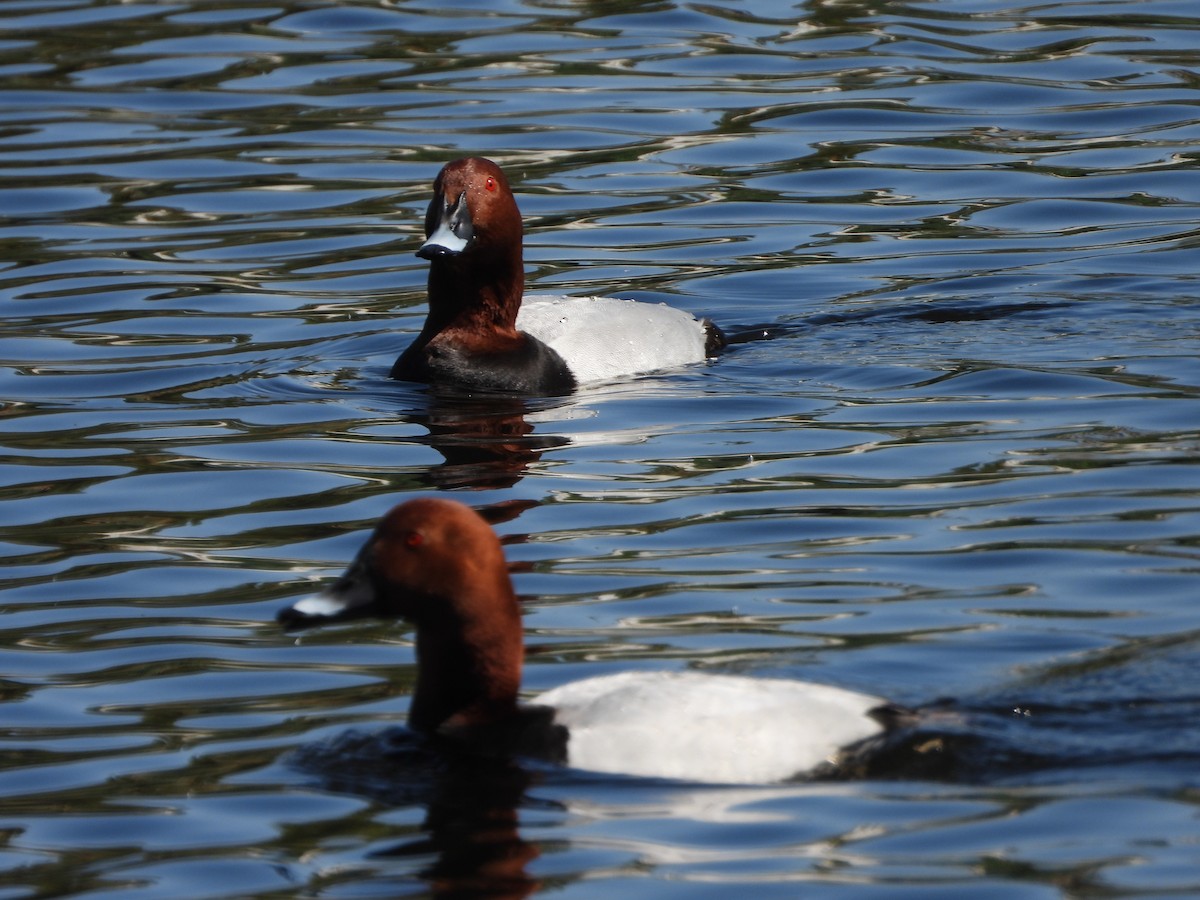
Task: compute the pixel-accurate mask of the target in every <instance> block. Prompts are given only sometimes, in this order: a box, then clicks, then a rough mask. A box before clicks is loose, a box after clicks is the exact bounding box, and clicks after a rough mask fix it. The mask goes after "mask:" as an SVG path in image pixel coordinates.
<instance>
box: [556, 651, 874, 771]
mask: <svg viewBox="0 0 1200 900" xmlns="http://www.w3.org/2000/svg"><path fill="white" fill-rule="evenodd" d="M535 702H536V703H538V704H539V705H546V706H552V707H554V708H555V709H556V710H557V714H556V716H555V721H556V722H557V723H559V724H561V725H564V726H566V728H567V729H568V732H569V737H568V741H567V762H568V764H569V765H571V766H574V767H576V768H580V769H589V770H592V771H598V772H616V773H624V774H628V775H643V776H649V777H659V778H678V779H686V780H690V781H701V782H721V783H728V784H737V783H761V782H771V781H782V780H785V779H788V778H791V777H794V776H796V775H801V774H803V773H805V772H808V771H811V770H813V769H815V768H816V767H818V766H820V765H821V764H822V763H825V762H829V761H832V760H833V759H834V758H835V757H836V756H837V754H838V752H839V751H840V750H841V749H842V748H845V747H848V746H850V745H852V744H855V743H857V742H858V741H861V740H864V739H866V738H869V737H873V736H875V735H877V734H879V733H880V732H881V731H882V730H883V728H882V726H881V725H880V724H879V723H878V722H877V721H875V719H873V718H872V717H871V716H870V713H871V711H872V710H874V709H876V708H878V707H880V706H881V705H883V704H884V703H885V701H884V700H882V699H880V698H878V697H872V696H870V695H867V694H860V693H857V692H855V691H848V690H844V689H841V688H836V687H830V686H828V685H821V684H811V683H806V682H800V681H785V680H782V679H760V678H744V677H739V676H729V675H708V674H703V673H695V672H654V673H648V672H623V673H620V674H618V675H609V676H601V677H598V678H589V679H586V680H584V681H578V682H573V683H570V684H567V685H564V686H562V687H560V688H555V689H554V690H551V691H548V692H546V693H545V694H542V695H541V696H540V697H538V698H537V700H536V701H535Z"/></svg>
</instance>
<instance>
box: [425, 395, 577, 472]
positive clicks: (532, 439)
mask: <svg viewBox="0 0 1200 900" xmlns="http://www.w3.org/2000/svg"><path fill="white" fill-rule="evenodd" d="M532 411H533V410H532V409H531V407H530V401H528V400H526V399H525V398H522V397H518V396H515V395H510V394H479V393H474V394H470V393H465V392H461V391H457V390H454V389H449V388H434V389H431V391H430V393H429V406H428V408H427V409H425V410H421V411H416V412H412V413H410V414H409V416H408V418H409V420H410V421H412V422H414V423H416V424H418V425H422V426H424V427H425V428H426V429H428V431H429V436H428V437H427V438H426V439H425V441H424V442H425V443H427V444H428V445H429V446H430V447H432V448H433V449H435V450H437V451H438V452H439V453H440V454H441V455H442V456H443V457H445V462H444V463H442V464H441V465H439V466H435V467H433V468H432V469H430V471H429V472H428V473H427V475H426V479H427V482H428V484H429V485H430V486H431V487H437V488H440V489H454V488H458V489H464V488H465V489H470V490H485V489H494V488H506V487H511V486H512V485H514V484H516V483H517V482H518V481H520V480H521V478H522V477H523V475H524V473H525V470H526V469H527V468H529V466H531V465H533V464H534V463H536V462H537V461H538V460H539V459H540V458H541V456H542V454H543V453H544V452H545V451H547V450H551V449H554V448H557V447H565V446H567V445H568V444H570V442H571V441H570V439H569V438H567V437H564V436H562V435H557V434H551V435H537V434H534V426H533V425H531V424H530V423H529V421H528V419H527V418H526V417H527V415H528V414H529V413H530V412H532Z"/></svg>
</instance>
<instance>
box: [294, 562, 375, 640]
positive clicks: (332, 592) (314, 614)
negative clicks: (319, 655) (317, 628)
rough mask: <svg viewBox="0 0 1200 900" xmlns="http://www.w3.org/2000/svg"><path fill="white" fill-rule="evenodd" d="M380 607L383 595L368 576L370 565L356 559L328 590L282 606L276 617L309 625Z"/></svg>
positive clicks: (369, 612) (368, 612) (360, 614)
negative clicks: (367, 565) (376, 589)
mask: <svg viewBox="0 0 1200 900" xmlns="http://www.w3.org/2000/svg"><path fill="white" fill-rule="evenodd" d="M378 610H379V598H378V596H377V594H376V591H375V588H374V586H373V585H372V584H371V579H370V578H369V577H368V576H367V571H366V566H364V565H363V564H362V563H361V562H358V561H355V563H354V564H353V565H352V566H351V567H350V568H349V569H347V570H346V572H345V573H344V574H343V575H342V577H341V578H339V579H338V580H337V581H335V582H334V583H333V584H331V585H330V586H329V587H327V588H326V589H325V590H323V591H321V592H320V593H318V594H310V595H309V596H307V597H302V598H300V599H299V600H297V601H296V602H295V603H293V604H292V605H291V606H288V607H285V608H284V609H281V610H280V611H279V614H278V615H277V616H276V618H277V619H278V620H279V623H280V624H281V625H283V626H285V627H287V628H307V627H309V626H312V625H323V624H325V623H327V622H340V621H343V620H346V619H358V618H362V617H364V616H371V615H376V614H377V613H378Z"/></svg>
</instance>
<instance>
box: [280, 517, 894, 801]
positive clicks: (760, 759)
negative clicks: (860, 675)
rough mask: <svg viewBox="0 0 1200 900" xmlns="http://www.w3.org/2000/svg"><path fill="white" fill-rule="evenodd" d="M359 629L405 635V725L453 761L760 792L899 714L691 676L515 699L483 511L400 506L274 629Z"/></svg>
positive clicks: (511, 611)
mask: <svg viewBox="0 0 1200 900" xmlns="http://www.w3.org/2000/svg"><path fill="white" fill-rule="evenodd" d="M360 616H376V617H383V618H401V619H404V620H407V621H408V622H411V623H412V625H413V626H414V628H415V644H416V680H415V685H414V688H413V692H412V697H411V702H410V706H409V712H408V726H409V728H410V729H411V730H412V731H413V732H416V733H417V734H418V735H420V736H423V737H425V738H428V739H430V740H431V741H434V742H436V743H438V744H440V745H442V746H446V747H450V748H453V749H455V750H460V751H461V750H464V749H466V750H467V751H469V752H472V753H481V754H486V755H488V756H494V755H505V756H511V757H515V758H519V757H527V758H531V759H538V760H544V761H548V762H549V763H552V764H556V765H562V766H567V767H570V768H571V769H577V770H584V771H590V772H597V773H605V774H609V775H625V776H635V777H644V778H659V779H671V780H682V781H689V782H695V783H709V784H718V783H719V784H761V783H771V782H781V781H790V780H795V779H803V778H806V777H811V776H814V775H821V774H822V773H827V772H829V771H830V770H831V767H835V768H836V767H837V766H838V765H839V764H840V763H841V761H842V760H853V759H855V758H856V756H857V754H859V752H860V750H861V748H863V747H869V746H871V745H872V744H873V742H879V741H880V740H881V738H882V736H884V735H885V733H888V732H892V731H894V730H895V729H896V728H897V727H899V724H900V723H901V721H902V717H903V715H904V713H903V708H901V707H896V706H893V705H892V704H890V703H888V701H886V700H885V699H883V698H881V697H876V696H872V695H869V694H865V693H859V692H857V691H853V690H849V689H845V688H841V687H836V686H832V685H825V684H818V683H812V682H804V681H793V680H789V679H782V678H756V677H752V676H748V675H734V674H723V673H712V672H703V671H695V670H682V671H679V670H668V671H641V670H637V671H626V672H617V673H611V674H603V675H596V676H592V677H589V678H585V679H582V680H579V681H572V682H568V683H566V684H563V685H560V686H558V687H555V688H552V689H550V690H548V691H546V692H544V693H542V694H540V695H538V696H536V697H533V698H531V699H529V700H527V701H522V699H521V696H520V693H521V676H522V671H521V670H522V662H523V658H524V636H523V629H522V622H521V616H522V613H521V607H520V603H519V601H518V599H517V595H516V593H515V591H514V589H513V583H512V579H511V577H510V575H509V566H508V564H507V561H506V558H505V554H504V551H503V549H502V547H501V544H500V540H499V538H498V537H497V536H496V532H495V531H494V530H493V529H492V527H491V525H489V524H488V522H487V521H486V520H485V519H484V518H483V517H482V516H481V515H480V514H479V513H478V512H476V511H475V510H473V509H472V508H470V507H469V506H467V505H465V504H463V503H460V502H458V501H456V500H450V499H447V498H443V497H417V498H415V499H411V500H408V501H406V502H403V503H400V504H399V505H397V506H395V507H394V508H393V509H392V510H391V511H390V512H388V513H387V514H386V515H385V516H384V517H383V518H382V519H381V520H380V521H379V523H378V525H377V526H376V527H375V529H374V531H373V533H372V534H371V536H370V537H369V538H368V539H367V541H366V543H365V544H364V545H363V547H362V549H361V550H360V551H359V552H358V554H357V556H356V557H355V558H354V560H353V562H352V563H351V564H350V565H349V567H348V568H347V569H346V570H345V572H344V573H343V574H342V575H341V576H340V577H339V578H337V579H336V580H335V581H334V582H333V583H332V584H330V585H329V586H328V587H327V588H325V589H324V590H322V591H320V592H319V593H316V594H310V595H309V596H306V597H303V598H301V599H299V600H297V601H295V602H294V603H292V604H290V605H289V606H287V607H285V608H284V609H282V610H280V612H279V613H278V616H277V618H278V621H279V622H280V623H282V624H283V625H284V626H285V627H287V628H289V629H297V628H305V627H309V626H312V625H318V624H322V623H326V622H332V621H338V620H343V619H349V618H356V617H360Z"/></svg>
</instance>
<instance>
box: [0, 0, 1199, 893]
mask: <svg viewBox="0 0 1200 900" xmlns="http://www.w3.org/2000/svg"><path fill="white" fill-rule="evenodd" d="M1198 72H1200V12H1198V11H1197V8H1196V6H1195V4H1194V3H1192V2H1184V0H1173V2H1172V0H1159V2H1156V0H1146V2H1135V0H1108V2H1058V3H1055V2H1048V3H1038V4H1028V5H1017V4H1014V3H1012V2H1011V0H969V2H962V0H953V2H952V0H941V2H916V3H909V4H901V3H892V2H888V0H881V2H873V3H868V2H861V0H844V2H837V0H828V2H820V0H813V2H808V3H800V4H792V3H782V2H764V3H753V4H743V3H733V2H721V0H717V2H712V3H682V2H669V0H664V2H635V0H630V2H623V3H613V2H586V0H525V2H520V0H508V2H506V0H495V2H492V0H451V2H450V3H448V4H444V5H443V4H431V3H410V2H404V0H395V2H379V3H375V2H342V3H330V2H321V0H313V2H271V0H267V2H264V3H258V4H253V5H250V4H246V3H244V2H242V0H218V2H208V0H179V2H160V3H155V2H143V3H138V2H128V3H119V2H107V0H57V2H56V0H37V2H33V0H28V2H27V0H7V2H5V3H4V4H3V5H0V247H2V248H3V253H2V254H0V303H2V309H3V319H2V321H0V328H2V331H0V357H2V359H3V367H2V369H0V378H2V383H0V410H2V412H3V425H4V428H3V433H2V438H0V440H2V442H3V449H2V451H0V452H2V453H3V458H2V459H0V491H2V495H3V496H2V505H0V553H2V554H3V556H2V559H3V564H4V567H3V570H2V572H0V578H2V579H3V583H2V586H3V595H2V599H0V605H2V606H0V608H2V609H3V613H4V615H3V619H2V620H0V621H2V628H3V631H2V637H0V702H2V706H0V709H2V712H3V718H2V720H0V721H2V722H3V732H2V734H3V738H2V741H3V743H2V747H3V749H2V752H0V797H2V798H3V802H2V803H0V837H2V838H3V847H2V849H0V897H3V898H10V897H11V898H25V897H88V898H101V897H104V898H107V897H114V898H115V897H121V898H180V897H188V898H199V897H206V898H207V897H212V898H234V897H237V898H246V897H296V896H303V897H329V898H359V897H381V896H398V895H400V896H404V895H418V896H420V895H426V896H427V895H455V896H460V895H462V896H472V895H479V894H488V893H490V894H494V895H496V896H522V895H526V894H530V893H537V892H543V891H544V892H546V893H553V894H554V895H556V896H565V897H597V896H615V892H617V891H620V892H621V894H620V895H621V896H622V897H654V898H663V897H688V898H692V897H697V898H699V897H721V898H726V897H731V896H745V895H746V892H747V891H749V890H753V891H754V892H755V896H762V897H768V896H769V897H794V896H798V895H803V896H814V897H854V898H875V897H888V898H893V897H914V898H915V897H920V898H931V897H954V898H961V897H968V896H969V897H972V898H988V897H1004V898H1014V897H1020V898H1025V897H1038V898H1040V897H1093V896H1095V897H1099V896H1104V897H1111V896H1155V897H1158V896H1167V895H1180V896H1183V895H1187V896H1196V895H1198V894H1200V864H1198V863H1197V859H1198V858H1200V857H1198V855H1197V846H1198V844H1200V817H1198V812H1200V780H1198V779H1197V775H1196V772H1197V771H1198V769H1197V764H1198V763H1200V750H1198V749H1197V748H1198V747H1200V726H1198V725H1197V722H1198V721H1200V689H1198V688H1197V684H1198V679H1197V671H1198V665H1200V604H1198V598H1200V577H1198V570H1200V555H1198V550H1197V547H1198V544H1200V466H1198V465H1197V460H1198V457H1200V406H1198V403H1197V401H1198V400H1200V396H1198V395H1200V364H1198V362H1197V353H1196V348H1197V337H1198V336H1200V313H1198V308H1197V301H1196V292H1197V288H1198V284H1197V275H1196V273H1197V271H1198V269H1200V265H1198V256H1197V246H1198V244H1200V173H1198V172H1197V171H1196V169H1197V159H1198V151H1197V149H1196V148H1197V146H1198V139H1200V86H1198V85H1200V81H1198V78H1197V73H1198ZM468 153H478V154H485V155H488V156H491V157H492V158H494V159H496V160H497V161H498V162H500V163H501V164H502V165H503V166H504V167H505V168H506V169H507V171H508V172H509V173H510V177H511V180H512V181H513V183H514V186H515V188H516V190H517V194H518V200H519V202H520V204H521V206H522V210H523V212H524V214H525V218H526V226H527V253H526V262H527V266H528V272H529V282H530V284H531V286H532V287H533V288H534V289H537V290H543V291H553V292H567V293H593V292H601V293H614V294H620V295H622V296H630V297H637V298H641V299H646V300H656V301H658V300H661V301H666V302H669V303H671V304H672V305H675V306H679V307H683V308H685V309H688V310H690V311H692V312H694V313H696V314H698V315H704V316H709V317H711V318H712V319H714V320H715V321H717V322H718V323H720V324H722V325H723V326H725V327H726V328H727V329H729V330H731V331H735V332H739V333H742V334H743V335H748V334H758V333H761V334H762V336H764V339H762V340H753V341H747V342H744V343H740V344H738V345H736V346H735V347H734V348H733V349H732V350H731V351H730V352H729V353H727V354H726V355H725V356H723V357H722V358H720V359H718V360H717V361H715V362H713V363H711V364H710V365H707V366H699V367H695V368H691V369H688V370H685V371H678V372H669V373H662V374H657V375H653V376H648V377H642V378H638V379H633V380H630V381H627V382H624V383H620V384H614V385H606V386H601V387H596V388H591V389H588V390H583V391H580V392H579V393H577V394H576V395H574V396H571V397H568V398H559V399H554V400H547V401H541V400H539V401H529V402H520V401H516V400H514V401H513V402H511V403H508V404H501V403H497V402H496V401H494V400H491V401H487V402H478V401H471V400H468V399H461V398H460V399H457V400H454V399H449V400H448V399H440V400H439V399H437V398H434V397H431V396H430V395H429V394H428V393H427V392H426V390H425V389H424V388H422V387H419V386H413V385H404V384H398V383H394V382H390V381H388V380H387V378H386V375H387V371H388V368H389V367H390V365H391V362H392V360H393V359H394V358H395V356H396V354H397V353H398V352H399V350H400V349H402V348H403V347H404V346H405V345H406V344H407V342H408V341H409V340H410V339H411V337H412V336H413V334H414V333H415V331H416V330H417V329H418V328H419V327H420V324H421V322H422V320H423V315H424V279H425V271H426V264H425V263H424V262H422V261H421V260H419V259H416V258H415V257H414V256H413V250H414V249H415V247H416V245H417V239H418V235H419V233H420V229H421V221H422V217H423V211H424V206H425V203H426V202H427V200H428V196H429V184H430V181H431V180H432V178H433V176H434V174H435V173H436V171H437V169H438V168H439V167H440V166H441V165H442V163H444V162H446V161H447V160H449V159H452V158H454V157H456V156H461V155H465V154H468ZM429 492H453V493H454V495H455V496H457V497H458V498H459V499H462V500H465V501H467V502H469V503H471V504H473V505H475V506H479V507H496V506H500V509H499V511H497V512H496V513H495V514H496V516H497V518H499V519H501V522H500V524H499V525H498V530H499V531H500V532H501V533H502V535H503V536H504V539H505V542H506V543H507V545H508V553H509V557H510V559H511V560H512V561H513V563H514V565H515V567H516V569H517V574H516V581H517V587H518V590H519V591H520V592H521V593H522V594H523V595H524V596H525V597H526V607H527V618H526V628H527V632H526V635H527V643H528V645H529V650H530V658H529V664H528V666H527V670H526V686H527V687H528V688H529V689H530V690H535V689H541V688H545V687H549V686H552V685H556V684H559V683H562V682H564V681H566V680H568V679H571V678H575V677H580V676H584V675H589V674H596V673H600V672H604V671H610V670H615V669H620V668H629V667H642V668H652V669H676V668H699V669H709V670H715V671H722V672H745V673H750V674H754V675H764V676H765V675H771V676H785V677H797V678H810V679H813V680H818V681H823V682H828V683H832V684H838V685H842V686H846V687H852V688H856V689H860V690H865V691H868V692H871V693H877V694H883V695H886V696H889V697H891V698H893V699H895V700H897V701H899V702H903V703H907V704H924V703H930V702H933V701H936V700H939V699H941V698H947V697H949V698H954V699H953V705H954V707H955V708H956V709H958V710H959V711H961V712H962V713H964V715H966V717H967V719H968V720H969V721H970V722H971V725H970V730H971V732H972V733H973V734H974V735H975V736H976V737H978V738H979V739H980V741H981V749H980V755H979V756H978V757H977V758H975V759H973V760H970V764H969V765H968V767H967V768H968V770H969V771H967V772H964V773H960V774H959V775H958V776H956V777H952V778H950V779H948V780H938V781H925V780H917V779H913V780H904V779H901V780H896V779H891V780H883V779H867V780H861V781H848V782H842V783H835V784H831V783H816V784H797V785H782V786H781V785H774V786H764V787H761V788H738V789H736V790H735V789H722V788H703V789H699V788H696V787H693V786H688V785H678V784H669V783H656V782H646V781H639V780H636V779H616V778H599V777H594V776H588V775H584V774H582V773H573V772H564V771H552V770H538V769H532V770H530V769H522V768H509V767H504V768H502V769H501V770H500V771H491V770H488V769H472V770H470V771H455V770H454V768H453V767H449V768H441V769H437V770H435V771H432V772H431V771H428V770H425V771H422V770H420V768H419V766H418V765H417V764H416V763H411V764H410V762H409V761H408V757H409V755H410V754H409V753H408V752H407V750H406V749H405V746H404V741H403V738H404V734H403V732H402V731H398V730H397V729H398V726H399V725H400V724H401V723H402V722H403V720H404V715H405V710H406V706H407V696H408V691H409V687H410V684H411V678H412V674H413V667H412V665H413V653H412V646H411V633H410V632H409V631H408V630H407V629H406V627H405V626H403V625H401V624H398V623H376V622H364V623H355V624H353V625H348V626H343V627H339V628H329V629H325V630H323V631H319V632H315V633H311V634H309V633H305V634H304V635H303V636H302V637H301V638H299V639H298V638H297V637H296V636H295V635H288V634H285V633H282V632H281V631H280V630H279V629H278V627H277V626H276V625H275V624H274V621H273V617H274V614H275V612H276V610H277V609H278V608H279V607H280V606H282V605H283V604H284V603H285V602H287V601H288V600H290V599H293V598H295V597H297V596H300V595H301V594H302V593H304V592H306V591H308V590H310V589H311V588H312V587H313V586H314V585H315V584H317V583H319V582H321V581H322V580H324V579H326V578H328V577H330V576H332V575H333V574H335V573H336V572H338V571H339V570H340V569H341V567H342V566H343V565H344V564H345V563H346V562H347V560H348V559H349V558H350V557H351V555H352V554H353V553H354V551H355V550H356V548H357V547H358V545H359V544H360V542H361V541H362V539H363V537H364V536H365V533H366V531H367V530H368V529H369V528H370V527H371V524H372V523H373V522H374V520H375V519H376V518H377V517H378V516H379V515H380V514H381V513H383V512H384V511H385V510H387V509H388V508H389V507H390V506H391V505H392V504H393V503H395V502H396V501H397V500H399V499H402V498H404V497H408V496H411V495H413V494H416V493H429ZM397 742H398V744H397ZM456 892H457V893H456Z"/></svg>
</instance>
